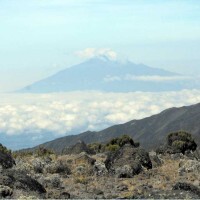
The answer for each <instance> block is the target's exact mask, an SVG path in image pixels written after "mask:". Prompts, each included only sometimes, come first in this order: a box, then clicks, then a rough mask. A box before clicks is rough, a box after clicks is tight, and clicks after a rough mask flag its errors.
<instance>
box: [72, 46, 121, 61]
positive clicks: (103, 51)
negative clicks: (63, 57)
mask: <svg viewBox="0 0 200 200" xmlns="http://www.w3.org/2000/svg"><path fill="white" fill-rule="evenodd" d="M75 54H76V55H77V56H79V57H81V58H92V57H96V56H106V57H108V58H109V59H112V60H115V59H116V58H117V53H116V52H115V51H113V50H112V49H110V48H86V49H84V50H82V51H77V52H75Z"/></svg>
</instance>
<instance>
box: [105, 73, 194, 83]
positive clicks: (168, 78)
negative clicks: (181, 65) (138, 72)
mask: <svg viewBox="0 0 200 200" xmlns="http://www.w3.org/2000/svg"><path fill="white" fill-rule="evenodd" d="M192 78H193V77H190V76H158V75H156V76H155V75H152V76H134V75H131V74H127V75H125V76H123V77H120V76H107V77H105V78H104V81H105V82H113V81H124V80H126V81H144V82H168V81H181V80H191V79H192Z"/></svg>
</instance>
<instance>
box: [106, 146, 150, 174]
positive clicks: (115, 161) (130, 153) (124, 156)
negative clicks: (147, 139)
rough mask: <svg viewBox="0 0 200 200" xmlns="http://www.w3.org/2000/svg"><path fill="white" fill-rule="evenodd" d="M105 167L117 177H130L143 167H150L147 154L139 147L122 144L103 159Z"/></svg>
mask: <svg viewBox="0 0 200 200" xmlns="http://www.w3.org/2000/svg"><path fill="white" fill-rule="evenodd" d="M105 165H106V168H107V169H108V171H109V173H110V174H115V175H116V176H117V177H123V178H131V177H133V176H134V175H136V174H139V173H140V172H141V171H142V170H143V167H144V168H146V169H151V168H152V163H151V160H150V158H149V154H148V153H147V152H146V151H145V150H144V149H141V148H134V147H133V146H131V145H124V146H123V147H122V148H120V149H119V150H117V151H116V152H114V153H111V154H110V155H109V156H108V158H107V159H106V161H105Z"/></svg>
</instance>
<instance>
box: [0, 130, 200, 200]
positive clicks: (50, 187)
mask: <svg viewBox="0 0 200 200" xmlns="http://www.w3.org/2000/svg"><path fill="white" fill-rule="evenodd" d="M111 144H112V145H110V144H109V145H110V146H109V148H107V149H104V151H100V150H98V151H94V149H91V148H89V147H88V146H87V145H86V144H84V143H83V142H79V143H78V144H76V145H75V146H73V147H71V148H68V149H65V151H63V154H62V155H56V154H54V153H53V152H51V151H48V150H46V149H43V148H41V149H38V150H37V151H35V152H15V153H10V152H9V151H8V150H7V149H6V148H5V147H3V146H1V148H0V166H1V173H0V196H1V198H7V199H13V198H14V199H16V198H17V199H27V198H28V199H45V198H49V199H69V198H75V199H76V198H77V199H80V198H84V199H104V198H107V199H116V198H122V199H144V198H145V199H147V198H148V199H161V198H162V199H199V198H200V153H199V150H198V147H197V145H196V143H195V142H194V141H193V139H191V137H190V136H189V135H188V134H186V133H174V134H171V135H169V136H168V138H167V141H166V144H165V145H164V146H163V147H160V148H159V149H157V150H156V151H151V152H146V151H145V150H144V149H142V148H140V147H139V145H138V144H136V143H134V142H133V141H132V140H127V139H126V140H121V139H117V140H112V143H111ZM117 145H118V146H117Z"/></svg>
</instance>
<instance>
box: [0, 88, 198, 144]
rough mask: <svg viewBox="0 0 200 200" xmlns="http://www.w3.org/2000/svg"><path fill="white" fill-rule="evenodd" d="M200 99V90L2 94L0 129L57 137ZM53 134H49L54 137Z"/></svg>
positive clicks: (5, 132)
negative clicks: (48, 134)
mask: <svg viewBox="0 0 200 200" xmlns="http://www.w3.org/2000/svg"><path fill="white" fill-rule="evenodd" d="M198 102H200V91H199V90H183V91H180V92H162V93H145V92H134V93H100V92H73V93H60V94H45V95H44V94H42V95H41V94H28V95H27V94H1V95H0V133H1V134H6V135H8V136H20V135H21V136H23V135H24V136H29V135H30V137H31V138H32V140H36V139H38V140H39V139H40V138H43V136H44V135H45V137H46V134H47V133H51V134H53V135H54V136H55V137H59V136H62V135H67V134H71V133H79V132H82V131H85V130H100V129H103V128H106V127H108V126H110V125H113V124H118V123H124V122H127V121H129V120H132V119H141V118H144V117H147V116H150V115H153V114H156V113H159V112H160V111H162V110H164V109H166V108H170V107H174V106H183V105H191V104H194V103H198ZM50 139H51V138H49V140H50Z"/></svg>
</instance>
